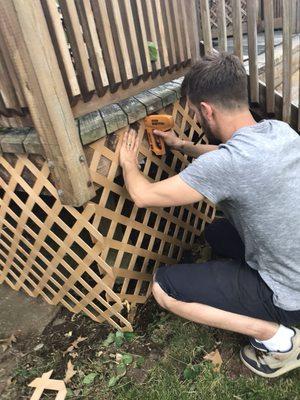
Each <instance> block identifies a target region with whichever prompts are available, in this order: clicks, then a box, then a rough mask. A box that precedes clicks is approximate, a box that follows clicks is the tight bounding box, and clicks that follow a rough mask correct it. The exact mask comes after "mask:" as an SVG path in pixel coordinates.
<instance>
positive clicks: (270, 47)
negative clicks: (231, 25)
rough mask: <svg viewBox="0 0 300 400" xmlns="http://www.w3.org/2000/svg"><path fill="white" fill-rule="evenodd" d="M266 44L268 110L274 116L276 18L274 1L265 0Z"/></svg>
mask: <svg viewBox="0 0 300 400" xmlns="http://www.w3.org/2000/svg"><path fill="white" fill-rule="evenodd" d="M264 20H265V43H266V56H265V63H266V67H265V68H266V91H267V94H266V96H267V99H266V110H267V113H270V114H273V113H274V110H275V97H274V90H275V87H274V17H273V0H264Z"/></svg>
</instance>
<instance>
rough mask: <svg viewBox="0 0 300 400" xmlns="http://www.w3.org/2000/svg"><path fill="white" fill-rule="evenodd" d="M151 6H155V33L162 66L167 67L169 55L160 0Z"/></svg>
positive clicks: (156, 0)
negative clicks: (157, 38) (156, 26)
mask: <svg viewBox="0 0 300 400" xmlns="http://www.w3.org/2000/svg"><path fill="white" fill-rule="evenodd" d="M153 7H155V10H156V19H157V25H158V32H157V34H158V37H159V45H160V48H161V54H162V57H161V58H162V61H163V68H167V67H168V66H169V65H170V61H169V55H168V49H167V42H166V34H165V28H164V22H163V17H162V8H161V3H160V0H155V2H154V4H153Z"/></svg>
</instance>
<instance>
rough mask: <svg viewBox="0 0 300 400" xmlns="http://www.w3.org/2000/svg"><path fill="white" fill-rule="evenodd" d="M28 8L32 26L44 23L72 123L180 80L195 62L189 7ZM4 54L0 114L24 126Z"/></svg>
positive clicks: (142, 3)
mask: <svg viewBox="0 0 300 400" xmlns="http://www.w3.org/2000/svg"><path fill="white" fill-rule="evenodd" d="M2 1H3V7H4V8H6V6H5V1H4V0H2ZM30 3H33V4H34V5H35V7H39V8H41V7H42V8H41V12H40V13H39V15H38V18H39V21H36V23H38V24H39V25H42V24H43V21H42V20H43V19H44V21H46V24H47V27H48V31H47V32H44V35H49V36H50V38H51V44H50V45H51V46H53V48H54V50H55V57H56V59H57V62H58V65H59V69H60V71H61V74H62V77H63V82H64V86H65V88H66V91H67V94H68V98H69V101H70V104H71V106H72V111H73V115H74V116H75V117H78V116H81V115H84V114H86V113H87V112H90V111H94V110H95V109H97V108H99V107H101V106H103V105H106V104H108V103H112V102H115V101H119V100H120V99H122V98H125V97H129V96H131V95H134V94H137V93H138V92H140V91H142V90H144V89H147V88H149V87H154V86H157V85H159V84H161V83H163V82H167V81H170V80H172V79H174V78H176V77H179V76H180V75H182V74H184V71H185V69H186V68H187V67H188V66H189V65H190V64H191V62H192V61H193V60H195V59H196V58H197V57H198V56H199V51H198V47H199V46H197V41H198V34H197V24H196V15H195V12H194V10H195V8H193V4H192V3H193V2H191V6H190V5H189V7H186V2H185V0H164V1H161V0H155V1H151V0H132V1H130V0H122V1H118V0H106V1H105V0H59V2H58V1H55V0H30ZM34 30H35V27H34V26H33V27H32V31H33V32H34ZM151 43H153V44H152V45H151ZM29 45H30V44H29ZM151 46H152V49H153V50H152V52H151V49H150V48H151ZM6 50H7V49H5V46H4V45H2V46H1V48H0V65H1V67H0V68H1V76H0V81H1V86H2V87H1V100H0V105H1V107H0V114H2V115H3V116H4V117H8V116H19V117H21V118H17V119H16V120H12V119H11V124H12V125H13V126H14V125H15V124H16V122H18V124H19V125H28V122H29V121H30V120H29V119H28V118H27V119H26V118H24V120H23V118H22V117H23V115H24V113H25V114H26V111H27V108H28V104H27V102H26V99H25V98H24V95H23V93H22V87H20V84H19V82H18V79H17V78H16V76H15V71H14V68H11V66H12V64H13V60H11V59H10V55H9V53H8V52H7V51H6ZM2 122H3V123H4V122H6V123H9V120H6V121H5V119H4V118H2ZM29 123H30V122H29Z"/></svg>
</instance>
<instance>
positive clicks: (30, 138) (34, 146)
mask: <svg viewBox="0 0 300 400" xmlns="http://www.w3.org/2000/svg"><path fill="white" fill-rule="evenodd" d="M23 146H24V149H25V151H26V153H28V154H40V155H44V154H45V151H44V148H43V146H42V143H41V141H40V138H39V135H38V134H37V132H36V130H35V129H34V128H32V129H30V131H29V133H28V135H27V136H26V138H25V140H24V142H23Z"/></svg>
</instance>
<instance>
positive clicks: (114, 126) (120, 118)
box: [99, 104, 128, 133]
mask: <svg viewBox="0 0 300 400" xmlns="http://www.w3.org/2000/svg"><path fill="white" fill-rule="evenodd" d="M99 112H100V115H101V117H102V119H103V121H104V124H105V128H106V132H107V133H111V132H115V131H117V130H118V129H121V128H124V126H126V125H127V124H128V120H127V116H126V114H125V113H124V111H123V110H122V108H121V107H120V106H119V105H118V104H110V105H108V106H105V107H102V108H101V109H100V110H99Z"/></svg>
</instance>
